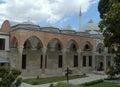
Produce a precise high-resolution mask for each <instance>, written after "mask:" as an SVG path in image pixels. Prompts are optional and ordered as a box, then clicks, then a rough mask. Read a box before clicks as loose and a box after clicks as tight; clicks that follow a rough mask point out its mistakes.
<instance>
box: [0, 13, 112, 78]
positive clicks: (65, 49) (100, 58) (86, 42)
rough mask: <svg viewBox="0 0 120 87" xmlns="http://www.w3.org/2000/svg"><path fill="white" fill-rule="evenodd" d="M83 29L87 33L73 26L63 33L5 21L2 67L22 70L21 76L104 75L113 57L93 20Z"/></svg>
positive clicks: (0, 56) (1, 33)
mask: <svg viewBox="0 0 120 87" xmlns="http://www.w3.org/2000/svg"><path fill="white" fill-rule="evenodd" d="M80 16H81V15H80ZM80 18H81V17H80ZM80 25H81V24H80ZM80 28H83V29H84V30H85V31H84V32H77V31H74V30H72V28H71V26H70V25H68V26H66V27H64V29H59V28H56V27H52V26H46V27H41V26H38V25H35V24H33V23H31V22H24V23H21V24H15V25H12V24H11V23H10V22H9V21H8V20H5V21H4V23H3V24H2V27H1V29H0V64H1V65H4V64H9V65H10V67H11V68H19V69H21V70H22V76H38V75H39V76H41V77H45V76H58V75H64V73H65V70H66V68H67V67H69V68H70V69H71V70H72V73H73V74H80V73H88V72H93V71H105V70H106V69H107V68H108V67H109V66H110V65H111V64H112V63H113V56H112V54H110V53H109V52H108V49H107V48H105V47H104V44H103V36H102V34H101V33H100V32H99V28H98V26H97V25H96V24H94V23H93V21H92V20H90V21H89V22H88V23H87V24H86V25H85V26H80Z"/></svg>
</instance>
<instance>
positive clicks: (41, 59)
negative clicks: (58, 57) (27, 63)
mask: <svg viewBox="0 0 120 87" xmlns="http://www.w3.org/2000/svg"><path fill="white" fill-rule="evenodd" d="M42 61H43V55H41V58H40V68H42Z"/></svg>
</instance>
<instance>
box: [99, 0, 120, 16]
mask: <svg viewBox="0 0 120 87" xmlns="http://www.w3.org/2000/svg"><path fill="white" fill-rule="evenodd" d="M118 2H120V0H100V1H99V3H98V11H99V13H100V18H103V15H104V14H105V13H106V12H108V11H109V10H110V8H111V7H112V4H113V3H118Z"/></svg>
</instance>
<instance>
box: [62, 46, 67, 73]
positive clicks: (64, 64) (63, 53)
mask: <svg viewBox="0 0 120 87" xmlns="http://www.w3.org/2000/svg"><path fill="white" fill-rule="evenodd" d="M66 51H67V50H66V48H63V49H62V55H63V63H62V72H65V68H66Z"/></svg>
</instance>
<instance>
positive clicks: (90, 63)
mask: <svg viewBox="0 0 120 87" xmlns="http://www.w3.org/2000/svg"><path fill="white" fill-rule="evenodd" d="M89 66H92V56H89Z"/></svg>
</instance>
